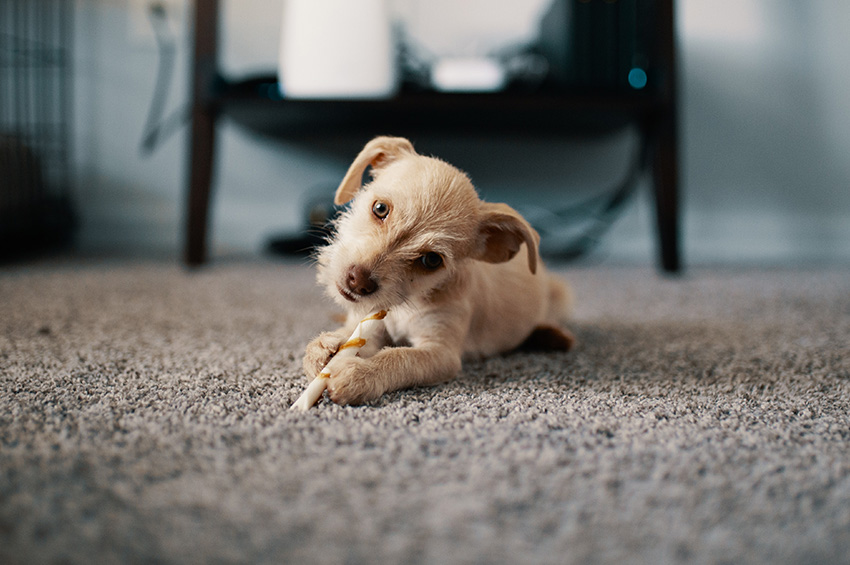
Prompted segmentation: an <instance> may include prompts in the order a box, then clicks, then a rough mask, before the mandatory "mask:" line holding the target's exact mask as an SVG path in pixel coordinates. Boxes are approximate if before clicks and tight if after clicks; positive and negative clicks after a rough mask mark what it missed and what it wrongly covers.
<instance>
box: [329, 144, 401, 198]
mask: <svg viewBox="0 0 850 565" xmlns="http://www.w3.org/2000/svg"><path fill="white" fill-rule="evenodd" d="M405 154H410V155H415V154H416V151H414V150H413V144H412V143H410V142H409V141H408V140H406V139H405V138H403V137H376V138H375V139H373V140H372V141H370V142H369V143H367V144H366V146H365V147H364V148H363V150H362V151H360V154H359V155H358V156H357V157H356V158H355V159H354V162H353V163H351V166H350V167H349V168H348V172H347V173H345V176H344V177H343V179H342V182H341V183H340V185H339V188H337V189H336V196H335V197H334V203H335V204H345V203H346V202H348V201H349V200H351V199H352V198H354V195H355V194H357V191H358V190H360V184H361V182H362V179H363V173H364V172H365V171H366V167H370V166H371V167H372V168H373V169H380V168H381V167H386V166H387V165H388V164H390V163H391V162H392V161H394V160H395V159H397V158H398V157H400V156H401V155H405Z"/></svg>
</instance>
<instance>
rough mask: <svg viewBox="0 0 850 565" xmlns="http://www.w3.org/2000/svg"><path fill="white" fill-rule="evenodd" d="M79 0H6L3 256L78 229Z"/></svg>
mask: <svg viewBox="0 0 850 565" xmlns="http://www.w3.org/2000/svg"><path fill="white" fill-rule="evenodd" d="M73 5H74V3H73V2H68V1H67V0H0V259H9V258H13V257H17V256H20V255H25V254H28V253H31V252H33V251H39V250H43V249H45V248H48V247H53V246H56V245H59V244H63V243H67V242H68V241H70V239H71V235H72V233H73V228H74V224H75V222H74V214H73V207H72V204H71V192H72V171H71V158H70V151H71V145H70V138H71V135H70V124H71V116H72V113H71V108H72V99H71V94H72V85H71V53H72V51H71V50H72V43H73V42H72V30H73V23H72V21H73V20H72V18H73Z"/></svg>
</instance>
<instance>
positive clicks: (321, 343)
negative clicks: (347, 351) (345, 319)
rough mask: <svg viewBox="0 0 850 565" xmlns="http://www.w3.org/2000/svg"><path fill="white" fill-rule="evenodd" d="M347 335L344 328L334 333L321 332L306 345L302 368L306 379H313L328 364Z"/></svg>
mask: <svg viewBox="0 0 850 565" xmlns="http://www.w3.org/2000/svg"><path fill="white" fill-rule="evenodd" d="M348 333H351V332H348ZM348 333H346V331H345V328H340V329H338V330H336V331H334V332H323V333H321V334H319V335H318V337H316V339H314V340H313V341H311V342H310V343H309V344H308V345H307V349H306V350H305V352H304V360H303V368H304V373H306V375H307V377H308V378H310V379H313V378H315V376H316V375H318V374H319V371H321V370H322V369H323V368H324V367H325V365H327V364H328V361H330V360H331V357H333V356H334V354H335V353H336V352H337V350H338V349H339V346H340V345H342V344H343V342H345V340H346V338H347V337H348Z"/></svg>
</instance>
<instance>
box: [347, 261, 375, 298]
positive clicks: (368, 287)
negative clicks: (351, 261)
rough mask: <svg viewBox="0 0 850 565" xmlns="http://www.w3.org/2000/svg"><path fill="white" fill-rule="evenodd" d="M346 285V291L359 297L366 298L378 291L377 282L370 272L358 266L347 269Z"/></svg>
mask: <svg viewBox="0 0 850 565" xmlns="http://www.w3.org/2000/svg"><path fill="white" fill-rule="evenodd" d="M346 284H347V286H348V290H350V291H351V292H353V293H354V294H359V295H360V296H366V295H367V294H372V293H373V292H375V291H376V290H378V281H376V280H375V279H374V278H372V271H370V270H369V269H366V268H364V267H361V266H360V265H352V266H351V267H350V268H349V269H348V279H347V281H346Z"/></svg>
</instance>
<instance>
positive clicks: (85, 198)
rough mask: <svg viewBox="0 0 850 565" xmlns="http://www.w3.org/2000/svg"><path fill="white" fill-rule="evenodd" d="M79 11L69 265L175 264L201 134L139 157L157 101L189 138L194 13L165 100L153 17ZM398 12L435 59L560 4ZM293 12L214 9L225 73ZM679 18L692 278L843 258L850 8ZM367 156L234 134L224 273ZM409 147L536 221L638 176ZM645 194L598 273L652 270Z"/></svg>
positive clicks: (597, 145)
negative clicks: (190, 164)
mask: <svg viewBox="0 0 850 565" xmlns="http://www.w3.org/2000/svg"><path fill="white" fill-rule="evenodd" d="M67 4H69V5H70V6H71V7H72V12H73V14H71V16H72V17H73V26H72V33H71V37H70V41H69V43H70V44H71V45H72V49H71V50H70V51H69V52H70V53H71V54H72V55H71V60H70V61H69V62H70V67H69V68H70V76H71V84H70V87H69V91H70V95H69V96H70V100H67V101H66V102H67V103H69V104H70V105H71V107H72V108H71V110H72V111H71V112H70V114H69V115H70V116H71V120H70V123H69V124H68V128H69V135H70V140H71V142H70V145H69V147H70V150H69V157H68V159H69V161H70V162H69V167H70V171H71V173H70V174H71V175H72V181H73V182H71V186H70V188H69V194H70V197H71V200H72V203H73V209H74V211H75V218H76V226H77V227H76V232H75V233H76V236H75V244H74V248H75V249H76V250H77V251H78V252H81V253H83V254H87V255H88V254H91V255H97V254H107V255H111V256H115V255H118V256H122V255H127V256H137V255H164V256H172V255H173V257H174V258H175V260H177V259H179V257H180V256H181V253H182V246H183V234H184V229H183V221H184V213H185V210H184V200H185V190H186V188H185V187H186V179H187V175H188V172H187V162H186V161H187V147H188V140H187V135H188V128H187V127H185V125H184V126H183V127H177V128H175V129H174V132H173V135H169V136H167V137H164V139H162V140H161V142H160V143H159V144H158V146H157V147H156V148H155V149H154V151H153V152H152V153H150V154H145V153H144V152H143V151H142V150H141V149H140V146H141V144H142V140H143V137H144V135H145V132H146V127H147V126H148V125H149V124H147V120H148V114H149V111H150V107H151V104H152V100H153V99H154V97H155V96H157V95H159V96H161V97H162V99H161V100H160V101H159V103H161V105H162V108H163V115H164V116H166V117H168V116H171V117H174V116H178V121H179V116H180V115H181V111H183V110H185V108H186V106H187V103H188V100H189V84H190V82H189V78H190V77H189V75H190V69H189V61H190V57H191V29H192V21H191V12H192V3H191V2H190V1H188V0H160V2H159V4H160V5H161V7H162V8H163V9H164V13H165V14H166V16H167V17H166V18H165V20H164V21H165V22H167V28H168V33H169V34H171V37H172V39H173V59H172V60H171V62H172V63H173V69H172V71H173V72H172V74H171V77H172V80H171V82H170V87H169V88H168V89H167V92H165V93H163V90H162V88H161V87H159V88H158V86H157V84H158V83H157V75H158V73H159V72H161V71H162V67H161V66H160V63H161V56H162V49H161V47H162V46H161V44H158V41H157V37H158V36H157V35H156V33H155V27H154V26H153V25H152V22H151V19H150V5H151V2H150V0H76V1H74V2H67ZM390 4H391V8H392V10H393V12H394V13H395V14H398V15H400V16H403V17H405V18H406V21H407V22H408V33H409V34H411V35H414V36H416V38H417V39H418V44H419V45H420V46H422V48H424V49H427V50H429V51H430V52H432V53H435V52H440V51H441V50H447V51H451V50H454V51H455V52H461V53H462V52H463V50H464V49H485V50H491V51H492V50H493V49H497V48H499V46H500V44H501V45H502V46H508V47H510V46H511V45H515V44H519V43H522V42H523V41H525V40H527V39H528V38H529V37H530V36H531V35H533V34H534V33H535V32H536V30H539V29H540V25H541V21H540V19H541V17H542V16H543V15H544V14H546V9H547V4H548V2H547V0H527V1H522V0H512V1H511V0H487V1H486V2H473V1H471V0H470V2H469V3H468V5H465V6H464V7H462V8H458V7H457V6H456V5H457V4H463V3H459V2H448V1H439V2H438V1H436V0H435V2H431V3H430V4H432V5H433V4H436V5H439V6H442V8H441V9H440V10H436V11H435V10H433V9H431V10H428V11H427V13H426V12H420V11H417V6H418V4H417V2H415V0H395V1H393V2H391V3H390ZM282 7H283V1H282V0H222V1H221V26H220V44H219V55H220V57H219V58H220V64H221V67H222V70H223V71H224V72H225V73H227V74H228V75H230V76H236V77H238V76H250V75H252V74H256V73H274V72H276V70H277V68H278V64H279V50H280V44H281V27H282V25H281V22H282V9H283V8H282ZM452 10H454V12H452ZM435 14H436V15H435ZM675 14H676V31H677V36H678V37H677V45H678V48H679V51H678V56H679V94H680V100H679V104H680V106H679V109H680V120H681V121H680V151H681V155H680V157H681V161H680V168H679V175H680V180H681V187H682V203H681V204H682V222H683V223H682V238H683V239H682V241H683V252H684V258H685V262H686V264H691V265H693V264H721V263H732V264H736V263H738V264H739V263H748V264H752V263H756V264H786V263H788V262H794V263H805V262H812V261H816V262H838V263H846V262H848V261H850V190H848V189H850V96H848V95H847V93H848V92H850V73H847V68H848V58H850V34H847V32H846V23H847V22H850V3H848V2H846V1H844V0H817V1H814V2H798V1H796V0H678V1H676V2H675ZM464 40H465V41H464ZM6 88H9V89H11V88H12V87H9V86H8V85H7V87H6ZM10 95H11V94H10ZM372 133H374V134H392V133H394V132H392V131H376V132H372ZM367 139H368V137H364V136H349V137H345V136H341V137H339V138H335V139H332V140H328V143H327V146H325V147H322V146H317V145H316V144H302V143H298V142H295V141H289V142H282V141H274V140H270V139H267V138H264V137H261V136H259V135H257V134H254V133H251V132H249V131H246V130H245V129H242V128H240V127H239V126H238V125H236V124H234V123H232V122H230V121H228V120H227V119H225V120H224V121H223V122H222V126H221V128H220V131H219V136H218V161H217V163H216V169H215V182H214V189H213V190H214V198H213V204H212V209H211V226H210V250H211V256H212V258H213V259H215V258H216V257H222V256H230V255H233V254H246V253H247V254H254V253H260V252H262V250H263V249H264V248H265V246H266V244H267V243H268V241H269V238H270V237H274V236H276V235H278V234H281V233H291V232H297V231H298V230H299V229H301V228H302V227H303V225H304V222H305V207H306V206H307V205H308V203H309V202H310V201H311V199H313V198H315V197H316V196H317V195H322V194H324V195H328V194H332V192H333V190H334V189H335V187H336V185H337V183H338V182H339V180H340V178H341V177H342V174H343V173H344V171H345V169H346V168H347V166H348V164H349V163H350V161H351V160H352V159H353V157H354V156H355V155H356V153H357V152H358V151H359V149H360V147H361V145H362V143H363V142H365V141H366V140H367ZM414 141H415V143H416V145H417V149H419V150H420V151H421V152H423V153H427V154H434V155H438V156H440V157H443V158H445V159H446V160H448V161H450V162H452V163H453V164H455V165H456V166H458V167H459V168H461V169H463V170H465V171H467V172H468V173H469V174H470V176H471V177H472V179H473V182H474V183H475V184H476V186H477V187H478V189H479V191H480V192H481V193H482V195H483V196H484V197H485V198H486V199H488V200H503V201H508V202H510V203H511V204H514V205H516V206H517V207H519V208H527V209H529V210H533V209H535V208H536V207H537V208H539V207H540V206H543V207H546V206H550V205H551V203H553V202H556V203H559V202H561V201H564V202H570V201H571V200H573V199H576V198H579V197H580V196H581V195H586V194H594V193H596V192H598V191H599V190H602V189H604V188H605V187H608V186H610V185H611V184H612V183H615V182H616V181H617V180H618V179H620V178H621V177H622V176H623V175H624V174H625V173H626V168H627V166H628V165H627V161H628V155H629V154H630V152H631V151H632V148H633V146H634V143H635V134H634V132H631V131H629V130H626V131H623V132H619V133H617V134H615V135H611V136H607V137H604V138H593V139H590V140H588V139H578V138H577V139H570V138H557V137H551V136H541V137H540V138H533V137H530V138H523V140H522V143H517V142H516V140H513V139H511V137H510V136H504V137H503V138H502V137H499V136H490V135H488V136H484V135H475V134H470V135H468V136H464V135H451V136H439V135H430V136H427V137H423V138H421V139H415V140H414ZM2 174H3V171H2V169H0V175H2ZM8 178H9V177H8V176H7V179H8ZM3 182H4V180H3V179H0V183H3ZM639 188H640V190H638V192H637V193H636V195H635V197H634V198H632V199H630V200H629V201H628V202H627V204H626V205H625V207H624V208H623V210H622V214H621V216H620V217H619V218H618V219H617V220H616V221H615V222H614V224H613V225H612V226H611V228H610V230H609V231H608V232H607V233H606V234H605V235H604V237H603V238H602V240H601V242H600V244H599V245H598V247H596V248H595V249H594V251H593V252H592V254H591V255H590V259H591V260H603V261H611V262H630V263H633V262H645V263H649V264H652V263H654V262H655V254H656V251H655V245H656V238H655V220H654V212H653V208H652V206H653V204H652V198H651V192H650V190H649V189H648V181H647V179H642V180H641V181H640V186H639Z"/></svg>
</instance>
